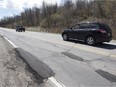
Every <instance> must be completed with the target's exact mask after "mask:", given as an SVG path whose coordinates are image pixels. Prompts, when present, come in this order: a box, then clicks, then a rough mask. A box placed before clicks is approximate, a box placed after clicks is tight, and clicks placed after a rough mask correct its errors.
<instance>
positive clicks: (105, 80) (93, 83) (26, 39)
mask: <svg viewBox="0 0 116 87" xmlns="http://www.w3.org/2000/svg"><path fill="white" fill-rule="evenodd" d="M0 33H2V34H3V35H4V36H5V37H7V38H8V39H9V40H10V41H12V42H13V43H14V44H15V45H16V46H18V48H20V49H19V51H21V50H22V52H21V54H23V53H24V54H26V55H27V59H28V57H29V55H33V56H34V57H31V58H32V61H35V62H36V63H34V62H32V63H31V61H30V63H31V64H32V65H33V64H38V65H34V66H33V67H34V68H37V69H38V73H39V74H40V75H41V76H42V77H44V78H47V77H49V76H53V77H54V78H55V79H56V80H57V82H59V83H60V84H62V85H63V87H116V41H114V40H113V41H111V42H110V43H104V44H103V45H97V46H87V45H85V44H84V43H81V42H75V41H69V42H67V41H63V40H62V37H61V35H59V34H51V33H38V32H28V31H26V32H15V30H10V29H3V28H0ZM24 51H25V52H27V53H25V52H24ZM37 61H38V62H37ZM41 62H42V63H41ZM42 67H43V68H42ZM39 71H40V72H39ZM47 85H48V84H47ZM49 87H51V86H49ZM54 87H55V86H54Z"/></svg>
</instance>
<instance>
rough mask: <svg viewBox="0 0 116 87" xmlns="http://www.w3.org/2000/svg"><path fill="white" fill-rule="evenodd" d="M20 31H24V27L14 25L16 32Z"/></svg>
mask: <svg viewBox="0 0 116 87" xmlns="http://www.w3.org/2000/svg"><path fill="white" fill-rule="evenodd" d="M22 31H23V32H25V28H24V27H23V26H21V25H17V26H16V32H22Z"/></svg>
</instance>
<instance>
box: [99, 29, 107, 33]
mask: <svg viewBox="0 0 116 87" xmlns="http://www.w3.org/2000/svg"><path fill="white" fill-rule="evenodd" d="M98 31H99V32H101V33H107V31H105V30H104V29H99V30H98Z"/></svg>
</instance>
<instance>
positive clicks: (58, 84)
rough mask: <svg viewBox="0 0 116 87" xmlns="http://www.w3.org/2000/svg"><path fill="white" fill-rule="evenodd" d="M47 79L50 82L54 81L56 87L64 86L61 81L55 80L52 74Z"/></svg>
mask: <svg viewBox="0 0 116 87" xmlns="http://www.w3.org/2000/svg"><path fill="white" fill-rule="evenodd" d="M48 80H50V81H51V82H52V83H54V84H55V85H56V87H66V86H65V85H63V84H62V83H59V82H57V81H56V79H55V78H54V77H53V76H52V77H50V78H48Z"/></svg>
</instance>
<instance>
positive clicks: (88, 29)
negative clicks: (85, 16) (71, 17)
mask: <svg viewBox="0 0 116 87" xmlns="http://www.w3.org/2000/svg"><path fill="white" fill-rule="evenodd" d="M62 37H63V40H65V41H67V40H79V41H83V42H86V44H88V45H95V44H96V43H103V42H110V41H111V40H112V31H111V29H110V27H109V26H108V25H107V24H105V23H101V22H84V23H79V24H76V25H75V26H73V27H71V28H68V29H65V30H64V31H63V32H62Z"/></svg>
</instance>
